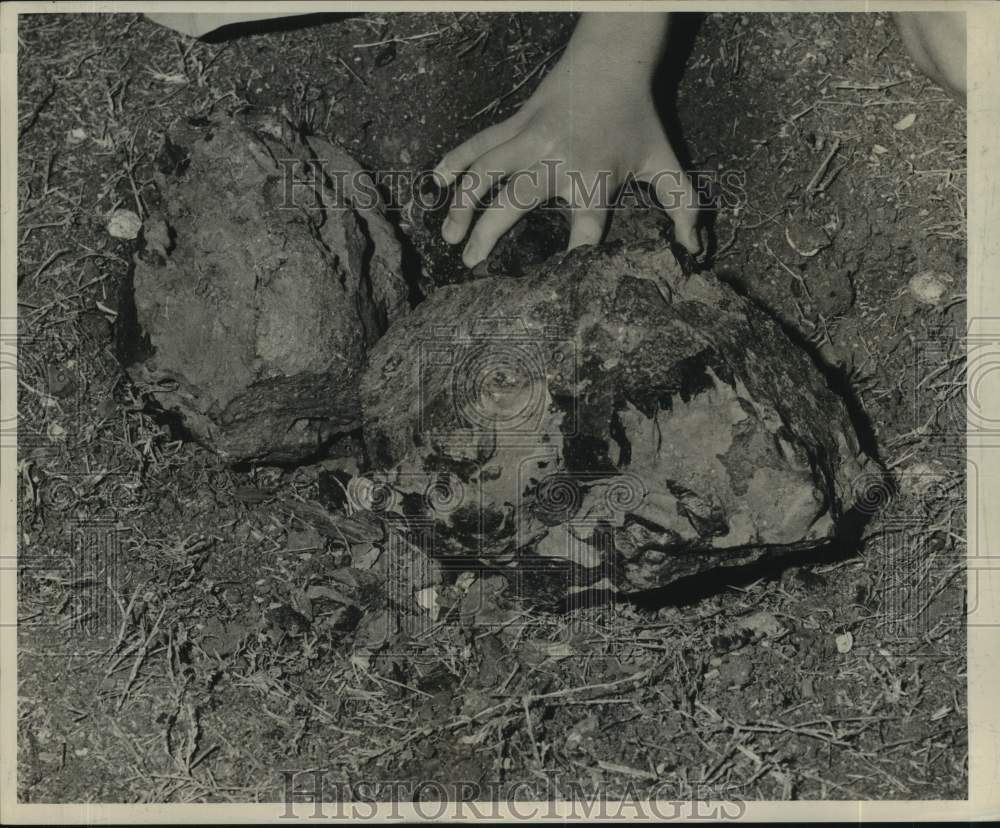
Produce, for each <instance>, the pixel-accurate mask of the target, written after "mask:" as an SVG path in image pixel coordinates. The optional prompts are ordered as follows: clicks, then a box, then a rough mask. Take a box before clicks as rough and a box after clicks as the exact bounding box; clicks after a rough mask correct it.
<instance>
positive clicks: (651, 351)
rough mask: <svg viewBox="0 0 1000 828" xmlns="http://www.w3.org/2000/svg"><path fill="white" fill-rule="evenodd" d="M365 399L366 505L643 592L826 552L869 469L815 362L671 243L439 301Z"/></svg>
mask: <svg viewBox="0 0 1000 828" xmlns="http://www.w3.org/2000/svg"><path fill="white" fill-rule="evenodd" d="M362 407H363V411H364V421H365V422H364V436H365V441H366V445H367V448H368V451H369V455H370V461H371V463H372V464H373V466H374V467H375V469H377V471H376V472H373V473H372V474H371V475H370V480H371V483H370V485H368V486H367V488H365V487H359V486H356V487H355V490H354V491H355V493H356V495H357V497H358V499H359V500H360V502H359V503H358V504H357V505H360V506H367V507H368V508H373V509H375V510H378V509H382V510H384V511H386V512H387V513H390V514H395V515H405V516H407V517H408V518H409V519H410V520H414V521H417V523H418V524H419V525H422V526H423V527H424V531H425V532H427V531H430V532H432V534H433V544H434V546H435V549H436V550H437V551H438V552H445V553H448V552H451V553H455V554H473V555H477V556H481V557H485V558H490V557H493V558H494V559H499V560H508V559H509V558H510V557H511V556H512V555H513V554H515V553H516V554H517V555H518V556H519V557H522V558H523V557H525V556H527V558H528V560H530V559H531V557H534V558H535V559H536V560H537V561H538V562H541V559H551V558H555V559H559V558H561V559H566V560H569V561H571V562H572V563H573V564H574V567H575V568H576V569H580V568H581V567H582V568H583V569H585V570H588V571H589V572H590V576H588V577H589V578H590V582H593V581H594V580H595V579H594V577H593V575H594V573H596V574H597V575H598V576H600V577H604V576H608V577H610V578H611V579H612V580H613V581H614V582H615V583H616V584H617V585H618V586H619V587H625V588H629V589H637V590H638V589H645V588H649V587H655V586H661V585H664V584H666V583H668V582H670V581H672V580H674V579H676V578H678V577H681V576H684V575H690V574H694V573H697V572H700V571H702V570H705V569H708V568H712V567H716V566H719V565H724V564H741V563H749V562H752V561H754V560H756V559H758V558H759V557H761V556H762V555H764V554H766V553H770V552H778V551H785V552H788V551H794V550H806V549H810V548H814V547H818V546H820V545H822V544H824V543H827V542H828V541H830V540H831V539H832V538H834V537H835V536H836V533H837V529H838V522H839V521H840V520H841V518H842V517H843V515H844V514H845V512H847V511H848V510H850V509H851V508H852V506H853V505H854V503H855V500H856V495H855V493H854V492H855V486H854V485H853V484H854V482H855V479H856V478H857V477H858V475H859V473H860V472H861V470H862V467H863V465H864V464H865V462H866V458H865V457H864V456H863V455H862V454H861V453H860V452H859V447H858V442H857V439H856V437H855V433H854V430H853V428H852V424H851V421H850V418H849V416H848V412H847V410H846V409H845V406H844V404H843V402H842V401H841V399H840V398H839V397H837V396H836V395H835V394H833V393H832V392H831V391H830V390H829V389H828V388H827V386H826V383H825V381H824V378H823V377H822V376H821V375H820V374H819V373H818V371H817V369H816V368H815V366H814V365H813V364H812V362H811V360H810V359H809V357H808V356H807V354H806V353H804V352H803V351H802V350H801V349H799V348H798V347H797V346H796V345H794V344H793V343H792V342H791V341H790V340H789V339H788V338H787V337H786V336H785V335H784V333H783V332H782V331H781V330H780V329H779V327H778V326H777V325H776V324H775V323H774V322H773V321H772V320H771V319H769V318H768V317H767V316H766V315H764V314H763V313H762V312H760V311H759V310H757V309H756V308H754V307H753V306H752V305H750V303H749V302H748V301H747V300H745V299H744V298H742V297H740V296H739V295H737V294H736V293H734V292H733V291H732V290H731V289H730V288H728V287H727V286H726V285H724V284H722V283H720V282H718V281H717V280H716V279H715V278H714V277H712V276H711V275H701V274H694V275H691V276H685V275H683V274H682V272H681V270H680V268H679V266H678V265H677V262H676V261H675V259H674V258H673V256H672V255H671V253H670V252H669V251H668V250H667V249H665V248H664V247H663V246H662V245H659V244H657V245H653V246H650V247H646V248H641V249H640V248H633V249H630V250H623V249H621V248H619V249H612V250H608V249H595V248H581V249H578V250H577V251H574V252H573V253H571V254H569V255H567V256H565V257H564V258H562V259H561V260H558V261H555V262H554V263H552V264H550V265H548V266H547V267H545V268H543V269H542V270H541V271H539V272H537V273H535V274H534V275H529V276H526V277H524V278H520V279H505V278H486V279H482V280H479V281H475V282H471V283H468V284H464V285H455V286H449V287H442V288H439V289H438V290H437V291H436V292H435V293H434V294H433V295H432V296H431V297H430V298H429V299H428V300H427V301H426V302H424V303H423V304H422V305H420V306H419V307H418V308H417V309H416V310H415V311H414V312H413V313H411V314H410V315H409V316H407V317H405V318H403V319H401V320H400V321H399V322H397V323H396V324H395V325H394V326H393V327H392V328H391V329H390V330H389V332H388V333H387V334H386V336H385V337H384V338H383V339H382V340H381V341H380V342H379V343H378V345H377V346H376V347H375V348H374V349H373V351H372V353H371V355H370V360H369V365H368V368H367V369H366V372H365V374H364V377H363V382H362ZM526 564H527V561H522V563H521V565H526Z"/></svg>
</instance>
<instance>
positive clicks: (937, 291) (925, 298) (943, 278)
mask: <svg viewBox="0 0 1000 828" xmlns="http://www.w3.org/2000/svg"><path fill="white" fill-rule="evenodd" d="M952 281H953V280H952V278H951V276H949V275H948V274H947V273H941V272H939V271H936V270H924V271H921V272H920V273H918V274H917V275H916V276H914V277H913V278H912V279H910V295H911V296H913V298H914V299H916V300H917V301H918V302H921V303H923V304H925V305H937V304H938V303H939V302H940V301H941V299H942V298H943V297H944V295H945V294H946V293H947V292H948V288H949V286H950V285H951V282H952Z"/></svg>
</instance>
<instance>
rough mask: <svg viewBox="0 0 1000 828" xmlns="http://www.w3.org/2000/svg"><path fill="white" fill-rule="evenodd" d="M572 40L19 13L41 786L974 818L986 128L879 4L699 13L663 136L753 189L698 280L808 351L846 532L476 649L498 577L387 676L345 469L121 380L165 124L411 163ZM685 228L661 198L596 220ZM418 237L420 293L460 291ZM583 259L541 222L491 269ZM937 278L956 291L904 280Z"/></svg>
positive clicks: (238, 796) (80, 794)
mask: <svg viewBox="0 0 1000 828" xmlns="http://www.w3.org/2000/svg"><path fill="white" fill-rule="evenodd" d="M572 25H573V17H572V16H571V15H557V14H479V13H472V12H469V13H463V14H444V13H433V14H407V15H389V14H383V15H359V16H351V17H344V18H334V17H332V16H326V15H324V16H311V17H310V18H308V19H305V20H302V21H297V22H288V23H286V24H284V25H281V26H278V27H272V28H270V29H265V28H263V27H259V28H257V29H253V30H251V31H249V32H248V33H244V34H241V35H239V36H232V35H231V36H224V37H218V38H215V40H214V42H199V41H194V40H191V39H187V38H183V37H181V36H179V35H176V34H174V33H173V32H170V31H168V30H165V29H162V28H160V27H158V26H156V25H153V24H152V23H150V22H148V21H147V20H145V19H144V18H142V17H141V16H138V15H124V14H123V15H90V14H81V15H37V16H28V17H22V18H21V19H20V25H19V30H18V39H19V53H18V89H19V118H20V133H19V142H18V158H19V167H18V197H19V198H18V209H19V227H18V233H19V239H18V240H19V272H18V342H17V343H16V344H17V348H18V385H19V397H18V418H19V431H18V462H19V478H20V490H19V494H20V496H19V503H18V508H19V520H20V546H19V559H20V570H19V607H18V614H19V618H20V630H19V642H20V651H19V673H18V683H19V700H18V703H19V742H18V749H19V753H18V773H19V786H20V798H21V800H22V801H25V802H117V801H124V802H182V801H212V802H216V801H235V802H255V801H274V800H277V799H280V798H281V797H282V796H283V795H284V793H285V783H286V779H287V778H288V777H286V776H284V775H283V774H284V773H285V772H291V771H296V770H298V771H305V770H309V769H325V770H326V771H327V778H328V779H330V780H339V781H341V782H343V783H348V784H357V783H360V782H366V783H368V784H369V785H371V784H373V783H374V782H375V781H378V780H425V781H426V780H430V781H437V782H440V783H446V784H453V783H459V782H469V783H473V784H477V783H478V784H480V785H482V786H483V789H482V790H484V791H488V790H489V788H488V787H487V786H489V785H508V786H512V785H514V784H515V783H519V782H520V783H523V784H524V785H527V786H531V787H529V788H526V789H525V788H523V789H522V795H523V793H524V790H533V791H535V792H536V793H537V792H538V790H539V786H541V791H542V793H543V798H544V797H547V796H553V797H565V796H571V795H573V794H574V793H580V792H582V791H589V792H593V791H596V790H602V791H603V792H604V793H605V795H606V796H608V797H609V798H613V797H616V796H626V795H629V796H644V795H647V794H649V793H650V792H653V793H655V794H656V795H657V796H659V797H660V798H675V799H686V798H690V797H704V796H711V798H715V799H726V800H732V801H742V800H755V799H819V798H829V799H896V798H898V799H925V798H926V799H952V798H955V799H962V798H965V796H966V789H967V773H968V767H967V749H968V748H967V746H968V738H967V708H966V660H965V627H964V620H965V583H964V581H965V579H964V573H963V568H962V565H961V563H962V556H963V555H964V546H965V543H966V537H967V529H966V526H965V486H966V472H967V470H966V462H965V452H964V439H963V435H964V427H965V351H964V348H963V337H962V331H964V329H965V313H966V310H965V301H964V300H965V232H966V231H965V228H966V224H965V112H964V109H963V108H962V107H961V106H960V105H959V104H957V103H956V102H955V101H953V100H952V99H951V98H950V97H948V95H947V94H945V93H943V92H942V91H941V90H940V89H938V88H937V87H935V86H934V85H933V84H932V83H931V82H929V81H928V80H926V79H925V78H923V76H921V75H919V74H917V73H916V70H915V69H914V68H913V67H912V65H911V64H910V62H909V60H908V59H907V57H906V55H905V53H904V51H903V49H902V46H901V44H900V42H899V40H898V38H897V36H896V33H895V30H894V28H893V26H892V23H891V21H890V20H889V19H888V17H886V16H884V15H878V14H864V15H862V14H858V15H826V14H815V15H805V14H796V15H772V14H753V15H741V14H725V15H710V16H707V17H701V16H695V17H690V18H687V19H685V20H684V21H683V24H682V26H681V27H680V29H681V32H680V34H687V35H689V36H691V37H692V38H693V39H692V41H691V45H690V46H689V47H687V48H685V47H684V45H683V44H682V43H680V42H678V44H677V45H676V47H675V50H674V53H675V54H677V55H678V56H679V59H680V58H683V61H682V62H683V72H682V73H681V74H680V76H679V78H678V96H677V109H676V112H674V113H668V122H669V123H670V124H671V127H672V129H673V130H674V135H673V137H674V139H675V146H677V147H678V149H679V150H681V151H682V154H683V156H684V160H685V162H686V163H687V165H688V167H689V168H690V169H692V170H703V171H714V172H715V173H717V174H718V175H719V176H721V175H722V174H723V173H725V174H727V175H728V176H729V177H728V178H727V179H726V180H728V181H730V183H732V182H733V181H737V182H739V185H740V186H739V187H738V188H737V189H738V190H739V191H740V193H741V197H740V198H738V199H736V200H735V201H734V202H732V203H730V204H724V205H723V207H722V208H721V209H718V210H717V211H715V212H714V213H713V214H712V215H710V216H709V222H708V223H709V239H710V256H709V260H708V262H707V264H708V265H709V266H711V267H712V268H714V269H715V271H716V272H717V273H719V275H720V276H722V277H723V278H725V279H727V280H729V281H731V282H732V283H734V284H735V285H736V286H737V287H738V288H739V289H740V290H743V291H745V292H746V293H747V294H748V295H750V296H751V297H753V298H754V299H755V300H756V301H758V302H759V303H760V304H761V305H763V306H764V307H765V308H767V309H768V310H769V311H770V312H771V313H772V314H774V315H775V316H776V317H777V318H779V319H780V320H782V321H783V322H784V324H785V325H786V326H787V328H788V330H789V331H790V332H791V333H792V334H793V336H795V337H797V338H798V339H799V340H800V342H801V344H802V345H803V347H806V348H809V349H810V350H811V351H812V352H813V353H814V354H815V355H816V358H817V362H818V364H820V366H821V367H822V370H824V371H825V372H826V373H827V375H828V378H829V380H830V383H831V385H832V386H833V387H834V388H836V389H837V390H839V391H840V392H841V393H842V394H843V395H845V397H846V398H847V399H848V400H849V402H850V406H851V409H852V411H853V413H854V414H855V418H856V422H857V426H858V429H859V434H860V435H861V437H862V440H863V442H864V443H865V445H866V448H867V449H868V450H869V452H871V453H872V454H874V455H875V456H877V457H878V458H879V459H880V460H881V461H882V462H883V463H884V465H885V467H886V468H887V469H888V470H889V471H890V473H891V476H892V479H893V482H892V485H888V484H886V485H884V486H882V487H881V488H879V489H870V490H868V492H867V496H868V499H869V501H870V502H868V503H867V507H869V508H870V511H871V512H872V513H873V519H872V520H871V521H870V522H869V524H868V525H867V527H866V529H865V534H864V538H863V539H862V541H861V543H860V545H858V546H855V547H853V548H841V549H836V550H826V551H825V552H824V553H823V554H822V555H818V556H812V558H811V559H810V560H808V561H803V562H801V565H796V566H788V565H783V566H769V567H757V568H754V569H752V570H741V571H733V572H729V573H725V574H723V575H721V576H717V577H715V578H711V579H700V580H698V581H697V582H693V583H688V584H684V585H682V586H681V587H679V588H675V589H673V590H667V591H666V592H664V593H662V594H659V595H655V596H644V597H643V598H642V600H640V601H636V602H629V601H624V600H621V601H618V602H616V603H614V604H613V605H610V606H606V607H604V608H601V609H598V610H594V611H592V612H593V613H594V617H593V618H589V617H585V618H582V619H581V618H576V617H572V616H567V615H565V614H560V613H555V612H548V611H542V610H538V609H532V608H531V607H525V608H523V610H522V611H520V612H518V613H517V614H516V615H515V616H513V618H514V621H513V622H512V623H509V624H506V622H505V625H499V626H498V625H496V624H492V625H491V624H490V623H489V622H490V619H491V612H494V611H495V609H496V608H495V607H494V606H493V605H492V604H491V600H492V599H491V598H490V596H489V588H487V589H486V590H484V591H483V596H485V597H482V599H481V602H480V603H481V606H480V607H479V608H478V609H477V610H475V611H474V612H472V613H471V616H470V615H469V614H468V613H466V614H465V616H464V617H463V621H462V623H457V622H456V623H445V621H446V620H447V619H448V617H449V613H445V615H444V616H443V619H444V620H443V621H442V623H440V624H438V625H436V626H435V627H433V628H430V629H428V630H425V631H423V633H422V634H420V635H414V636H412V638H411V640H410V641H409V644H410V646H408V648H407V650H406V652H405V653H399V652H392V650H393V648H392V647H390V648H388V650H382V651H376V652H372V651H370V650H366V649H365V648H364V647H363V645H364V642H365V640H367V639H370V638H371V637H372V636H374V635H376V634H377V633H378V631H379V630H378V627H379V625H380V624H383V625H384V624H386V623H389V622H388V621H387V619H386V616H385V614H384V613H382V612H379V611H378V610H377V601H376V600H375V599H373V598H372V597H371V595H372V593H373V592H377V591H378V590H377V585H376V587H371V585H370V584H366V583H360V584H359V583H356V582H355V583H352V584H347V585H345V582H344V581H343V576H342V573H343V572H344V570H345V569H350V568H353V570H352V571H357V570H359V569H362V568H363V561H365V560H370V559H371V555H372V553H373V550H374V551H375V552H377V551H378V544H379V542H380V541H379V540H378V538H377V537H376V536H373V537H372V538H371V539H369V540H367V541H366V540H364V539H362V540H360V541H359V540H357V539H356V538H344V537H343V536H342V535H338V531H337V527H338V526H346V525H347V524H346V523H343V522H340V523H338V521H340V519H341V517H343V516H342V514H341V513H340V512H339V511H338V510H339V509H340V508H341V506H342V503H343V499H342V497H340V496H339V494H338V492H339V484H338V480H341V479H342V478H341V477H338V476H337V474H336V470H337V468H341V469H342V468H344V463H343V462H340V463H339V464H338V463H337V462H327V463H319V464H312V465H309V466H303V467H300V468H295V469H275V468H250V469H240V470H233V469H229V468H227V467H225V466H224V465H223V464H221V463H220V462H219V460H218V459H217V458H216V457H215V456H214V455H212V454H211V453H209V452H208V451H206V450H204V449H203V448H200V447H199V446H197V445H195V444H191V443H187V442H184V441H182V440H180V439H178V438H177V437H176V436H175V435H174V434H172V433H171V431H170V430H169V428H168V426H167V425H166V424H165V423H163V422H161V421H158V420H157V419H156V418H155V417H154V416H153V415H152V414H151V413H150V411H149V410H148V407H147V406H146V401H145V400H144V399H143V397H142V394H141V393H140V392H139V390H138V389H135V388H133V387H132V386H130V384H129V383H128V382H127V381H126V379H125V378H124V376H123V373H122V371H121V368H120V366H119V364H118V362H117V359H116V356H115V350H114V347H113V330H114V323H115V320H116V317H117V301H118V300H117V297H118V294H119V286H120V284H121V282H122V280H123V279H125V278H126V276H127V273H128V268H129V262H130V258H131V255H132V252H133V250H132V247H133V245H134V242H128V241H120V240H117V239H114V238H112V237H110V236H109V235H108V232H107V230H106V226H105V225H106V218H107V215H108V213H109V211H110V210H112V209H113V208H116V207H124V208H127V209H130V210H133V211H135V212H137V213H139V214H140V215H141V214H142V213H143V212H144V202H143V199H144V194H147V195H148V189H147V188H149V187H151V179H152V163H153V157H154V155H155V153H156V151H157V148H158V146H159V142H160V138H161V136H162V134H163V131H164V130H165V129H166V128H167V127H168V125H169V124H170V123H171V122H172V121H173V120H174V119H176V118H178V117H195V116H208V115H211V114H213V113H218V112H232V111H236V110H240V111H248V110H251V109H252V110H255V111H258V112H261V113H265V114H266V113H275V112H278V113H282V114H283V115H284V116H285V117H287V118H289V119H290V120H291V121H292V122H293V123H294V124H295V125H296V126H298V127H301V128H304V129H307V130H310V131H312V132H315V133H318V134H321V135H324V136H326V137H328V138H330V139H332V140H334V141H336V142H337V143H339V144H341V145H342V146H344V147H345V148H346V149H347V150H348V151H349V152H350V153H351V154H353V155H354V156H355V157H356V158H357V159H358V160H359V161H360V162H361V163H362V164H364V165H365V166H366V167H368V168H371V169H377V170H401V171H412V172H416V171H419V170H423V169H427V168H429V167H431V166H433V164H434V163H435V162H436V161H437V160H438V159H439V158H440V156H441V155H442V154H443V153H444V152H445V151H447V150H448V149H450V148H451V147H452V146H454V145H455V144H456V143H457V142H459V141H460V140H462V139H464V138H466V137H468V136H470V135H472V134H474V132H476V131H477V130H479V129H481V128H483V127H485V126H487V125H488V124H490V123H492V122H494V121H495V120H497V119H498V118H500V117H503V116H505V115H507V114H509V113H510V112H512V111H513V110H514V108H515V107H516V106H517V104H518V103H519V102H521V101H523V100H524V98H525V97H526V96H527V95H528V94H530V92H531V90H532V89H533V88H534V86H535V84H536V83H537V81H538V79H539V78H540V77H542V76H543V75H544V73H545V71H546V70H547V68H549V67H550V66H551V65H552V63H553V62H554V60H556V59H557V57H558V55H559V51H560V48H561V47H562V45H563V44H564V43H565V41H566V38H567V37H568V35H569V33H570V31H571V30H572ZM679 40H680V38H679ZM627 136H628V125H627V124H626V125H623V139H625V140H627ZM388 186H389V187H390V188H391V187H392V184H391V182H390V183H389V184H388ZM397 206H399V207H400V208H402V207H405V205H397ZM206 209H210V205H206ZM395 217H396V219H397V220H399V221H405V218H406V211H405V210H404V209H400V210H399V211H398V213H397V214H396V216H395ZM428 220H429V221H430V222H431V224H432V225H433V220H434V218H433V217H430V218H429V219H428ZM560 234H562V235H560ZM669 234H670V228H669V221H668V220H667V219H666V218H665V217H663V216H661V215H659V214H656V213H640V212H632V213H622V214H621V215H619V216H617V217H616V219H615V222H614V226H613V227H612V230H611V236H612V237H616V238H630V237H633V236H649V235H653V236H654V237H657V236H662V238H663V239H664V243H667V241H668V239H669ZM411 239H412V243H413V250H412V251H411V255H412V257H413V261H417V262H423V266H424V269H425V271H426V272H427V273H428V274H429V275H430V277H431V278H432V280H439V281H449V280H453V279H458V278H465V277H466V274H464V272H463V271H462V270H461V267H460V264H459V262H458V258H457V257H458V251H453V250H450V249H446V247H445V245H444V244H443V243H441V242H439V241H437V239H436V237H435V236H434V234H433V233H432V232H431V231H430V230H427V229H426V228H417V229H415V230H413V232H412V233H411ZM564 239H565V228H563V227H562V226H561V225H560V219H559V218H558V216H557V215H554V214H553V213H552V212H551V211H550V212H548V213H541V212H540V213H539V214H537V215H535V216H533V217H532V218H531V219H530V220H529V221H528V222H525V223H524V225H523V226H522V227H521V228H519V229H518V230H517V231H515V233H514V234H512V238H511V239H510V240H508V241H507V242H505V244H504V246H503V249H502V250H501V251H499V253H498V256H497V258H496V260H495V262H496V263H494V264H493V265H491V267H494V268H496V267H500V266H502V267H510V268H514V269H516V268H517V267H521V266H522V265H524V264H530V262H531V261H533V260H534V259H535V258H537V257H538V256H541V255H543V254H544V253H547V252H551V251H552V250H555V249H558V246H559V244H561V243H562V241H563V240H564ZM533 257H534V258H533ZM497 263H499V264H497ZM927 271H932V272H933V274H935V275H934V278H935V279H937V280H938V282H939V283H942V284H943V285H944V286H945V288H946V290H945V294H944V296H943V298H941V299H940V300H938V301H937V303H936V304H925V303H923V302H921V301H920V300H919V299H918V298H915V296H914V293H913V291H912V290H911V289H910V281H911V279H912V278H913V277H914V276H916V275H917V274H921V273H926V272H927ZM4 312H5V313H10V312H11V310H10V309H5V310H4ZM4 347H5V349H9V348H12V343H4ZM6 353H10V351H7V352H6ZM6 353H5V356H6ZM5 367H8V368H9V367H10V366H9V365H6V364H5ZM10 425H11V424H10V423H4V429H5V431H4V436H5V438H10V437H11V431H10ZM974 472H975V470H974V469H971V470H969V474H974ZM316 504H319V505H320V506H322V507H323V508H321V509H319V510H317V508H316ZM331 527H333V528H332V529H331ZM973 529H974V527H973ZM95 562H96V563H95ZM338 578H340V580H338ZM362 580H363V579H362ZM483 584H486V585H487V587H489V586H490V584H493V582H492V581H491V580H490V579H480V586H482V585H483ZM463 585H465V586H468V579H463V578H462V577H461V576H460V575H459V576H458V577H457V579H456V582H455V583H453V584H451V585H450V586H449V588H448V590H446V591H445V593H443V594H442V600H443V601H444V602H445V605H446V606H447V600H446V599H448V597H449V595H450V598H451V600H452V607H459V606H460V605H461V603H462V600H463V599H462V594H461V590H462V588H463ZM494 585H495V584H494ZM370 587H371V588H370ZM366 590H367V591H366ZM449 590H450V592H449ZM345 592H347V593H349V596H348V597H347V598H345V596H344V593H345ZM504 617H505V618H508V617H509V616H504ZM591 622H593V623H592V624H591ZM298 781H301V782H302V783H303V784H304V785H306V787H308V785H309V784H310V778H309V777H306V776H304V777H302V779H301V780H298V779H296V782H298ZM468 790H472V789H467V792H466V794H464V795H470V794H468ZM369 793H371V791H370V790H369ZM341 795H343V792H341ZM356 795H358V796H362V795H363V794H357V793H356ZM372 795H373V796H374V798H383V797H385V796H387V795H388V794H386V793H385V792H380V793H378V794H372ZM414 795H416V794H414ZM450 795H451V796H456V795H458V796H461V795H463V794H462V793H461V792H457V793H456V792H452V793H451V794H450ZM475 796H485V797H488V796H490V794H489V793H482V792H480V793H479V794H475Z"/></svg>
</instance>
